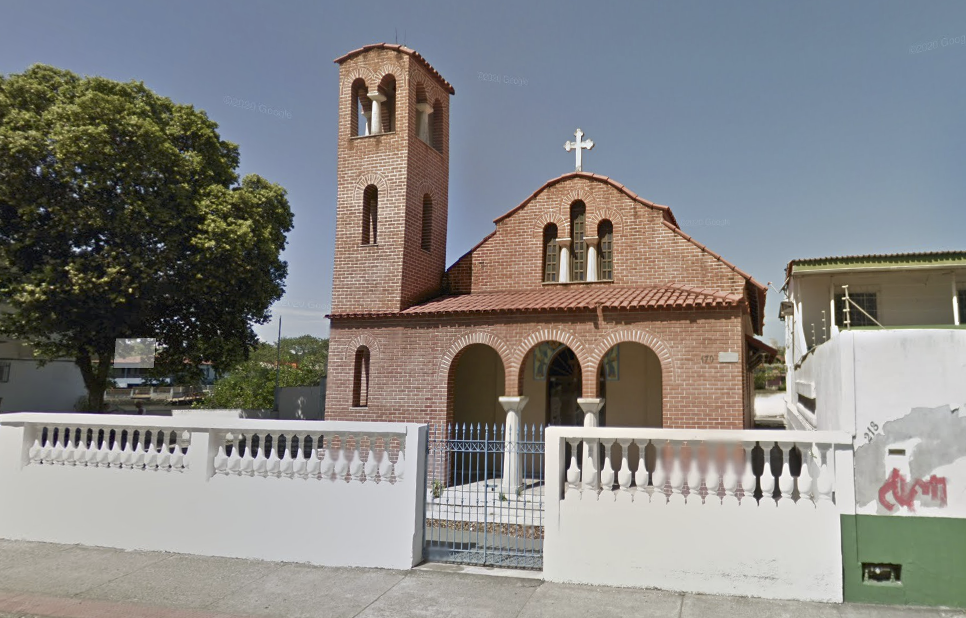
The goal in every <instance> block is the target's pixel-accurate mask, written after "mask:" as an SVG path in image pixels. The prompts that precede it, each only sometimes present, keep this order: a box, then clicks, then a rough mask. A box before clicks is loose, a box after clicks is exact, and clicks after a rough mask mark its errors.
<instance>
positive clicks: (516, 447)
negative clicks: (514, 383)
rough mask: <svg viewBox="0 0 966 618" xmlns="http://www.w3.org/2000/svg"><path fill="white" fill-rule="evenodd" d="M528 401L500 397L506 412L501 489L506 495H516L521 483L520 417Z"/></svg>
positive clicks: (526, 398) (520, 398) (527, 399)
mask: <svg viewBox="0 0 966 618" xmlns="http://www.w3.org/2000/svg"><path fill="white" fill-rule="evenodd" d="M529 400H530V398H529V397H500V405H501V406H503V409H504V410H506V429H505V433H504V446H503V482H502V483H501V489H502V490H503V491H504V492H507V493H509V492H514V493H516V490H517V488H519V487H520V485H521V484H522V483H523V476H522V471H521V470H520V460H521V457H520V415H521V414H522V413H523V407H524V406H525V405H527V401H529Z"/></svg>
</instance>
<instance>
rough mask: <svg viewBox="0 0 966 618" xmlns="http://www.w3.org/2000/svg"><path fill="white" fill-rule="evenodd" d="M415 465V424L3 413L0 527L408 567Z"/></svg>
mask: <svg viewBox="0 0 966 618" xmlns="http://www.w3.org/2000/svg"><path fill="white" fill-rule="evenodd" d="M425 465H426V426H425V425H416V424H403V423H340V422H316V421H275V420H249V419H234V418H225V417H220V418H206V417H203V416H198V417H193V416H182V417H177V418H163V417H140V416H120V415H117V416H115V415H100V414H4V415H0V537H2V538H10V539H24V540H35V541H48V542H56V543H79V544H84V545H98V546H106V547H119V548H123V549H143V550H160V551H175V552H182V553H190V554H199V555H212V556H229V557H239V558H257V559H266V560H282V561H293V562H308V563H312V564H319V565H328V566H373V567H385V568H409V567H411V566H413V565H414V564H416V563H417V562H419V560H420V559H421V555H422V545H423V530H424V517H425V510H424V509H425V493H426V490H425ZM138 472H140V474H139V473H138ZM280 518H281V519H280Z"/></svg>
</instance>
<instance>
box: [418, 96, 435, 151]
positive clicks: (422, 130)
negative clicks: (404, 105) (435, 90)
mask: <svg viewBox="0 0 966 618" xmlns="http://www.w3.org/2000/svg"><path fill="white" fill-rule="evenodd" d="M416 109H417V110H418V111H419V118H418V119H417V121H416V135H417V136H418V137H419V139H421V140H423V141H424V142H426V143H427V144H429V143H430V135H429V115H430V114H432V113H433V106H432V105H430V104H429V103H417V104H416Z"/></svg>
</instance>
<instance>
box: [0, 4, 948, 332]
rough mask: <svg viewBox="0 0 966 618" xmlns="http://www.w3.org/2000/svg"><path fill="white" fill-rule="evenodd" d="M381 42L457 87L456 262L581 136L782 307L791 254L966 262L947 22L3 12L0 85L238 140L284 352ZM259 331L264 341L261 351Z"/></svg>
mask: <svg viewBox="0 0 966 618" xmlns="http://www.w3.org/2000/svg"><path fill="white" fill-rule="evenodd" d="M944 39H945V40H944ZM397 40H398V42H400V43H403V42H405V43H406V44H407V45H409V46H410V47H413V48H415V49H416V50H418V51H419V52H420V53H422V54H423V55H424V56H425V57H426V58H427V59H428V60H429V62H430V63H432V64H433V65H434V66H435V67H436V68H437V69H438V70H439V71H440V73H442V75H443V76H444V77H445V78H446V79H447V80H449V81H450V82H451V83H452V84H453V85H454V87H455V88H456V96H455V97H454V99H453V102H452V112H451V129H450V139H451V142H450V159H451V160H450V195H449V205H450V214H449V221H450V223H449V238H448V254H449V256H448V257H449V262H450V263H451V262H452V261H453V260H455V259H456V258H457V257H459V256H460V255H462V254H463V253H464V252H465V251H467V250H468V249H469V248H470V247H472V246H473V245H474V244H476V242H478V241H479V239H480V238H482V237H483V236H484V235H485V234H486V233H488V232H489V231H490V230H491V229H492V227H493V224H492V220H493V218H494V217H496V216H498V215H500V214H502V213H503V212H505V211H507V210H509V209H510V208H512V207H513V206H515V205H517V204H518V203H519V202H520V201H521V200H522V199H524V198H525V197H526V196H528V195H529V194H530V193H531V192H532V191H533V190H535V189H536V188H537V187H539V186H540V185H541V184H543V183H544V182H545V181H546V180H548V179H550V178H553V177H556V176H558V175H560V174H562V173H565V172H568V171H570V170H572V168H573V155H572V154H567V153H566V152H564V150H563V143H564V141H566V140H567V139H572V137H573V131H574V129H575V128H576V127H578V126H579V127H581V128H582V129H583V130H584V131H585V132H586V134H587V137H589V138H591V139H593V140H594V141H595V142H596V147H595V148H594V150H593V151H592V152H590V153H589V154H587V155H586V156H585V159H584V169H585V170H587V171H592V172H597V173H601V174H605V175H607V176H610V177H612V178H614V179H616V180H617V181H619V182H621V183H623V184H625V185H627V186H628V187H630V188H631V189H632V190H634V191H635V192H637V193H638V194H640V195H641V196H643V197H644V198H646V199H649V200H652V201H655V202H658V203H661V204H667V205H669V206H671V208H672V209H673V210H674V213H675V215H676V216H677V218H678V220H679V221H680V222H681V224H682V228H683V229H684V231H685V232H687V233H688V234H691V235H692V236H694V237H696V238H697V239H698V240H699V241H700V242H702V243H704V244H707V245H708V246H709V247H710V248H712V249H713V250H715V251H717V252H719V253H721V254H722V255H723V256H724V257H726V258H727V259H729V260H731V261H733V262H735V263H736V264H738V265H739V266H740V267H742V268H744V269H745V270H747V271H749V272H750V273H752V275H754V276H755V277H756V278H757V279H759V280H760V281H763V282H765V281H772V282H774V283H775V285H776V287H781V281H782V277H783V269H784V266H785V264H786V263H787V262H788V260H790V259H793V258H796V257H815V256H822V255H836V254H853V253H867V252H894V251H914V250H937V249H966V234H964V232H966V169H964V168H966V113H964V112H966V79H964V77H966V3H963V2H952V1H950V2H929V3H913V2H905V3H899V2H885V1H877V2H862V3H858V2H855V3H841V2H829V1H816V2H809V3H778V2H764V1H762V2H740V3H737V2H735V3H710V2H708V3H694V2H676V3H673V4H672V3H667V2H600V3H590V2H539V3H538V2H486V3H477V4H472V5H471V4H469V3H463V2H452V1H448V2H439V3H408V2H407V3H401V2H379V1H375V0H367V1H365V2H353V3H331V4H328V3H309V2H253V1H245V0H232V1H230V2H229V1H206V2H194V1H190V2H186V1H181V0H166V1H165V2H129V1H123V2H121V1H101V2H67V1H63V2H51V1H47V0H33V1H31V2H11V1H9V0H4V1H3V4H2V7H0V73H4V74H9V73H18V72H21V71H23V70H24V69H25V68H26V67H28V66H29V65H31V64H33V63H37V62H42V63H47V64H52V65H56V66H59V67H64V68H67V69H70V70H72V71H75V72H77V73H80V74H89V75H95V74H96V75H103V76H105V77H109V78H112V79H118V80H132V79H134V80H141V81H144V82H145V83H146V84H147V85H148V86H149V87H151V88H152V89H153V90H155V91H156V92H158V93H160V94H163V95H165V96H169V97H171V98H172V99H174V100H176V101H179V102H184V103H191V104H194V105H195V106H197V107H199V108H202V109H205V110H206V111H207V112H208V114H209V116H211V117H212V118H213V119H214V120H215V121H216V122H218V124H219V125H220V131H221V134H222V136H223V137H224V138H225V139H228V140H231V141H233V142H236V143H238V144H239V146H240V148H241V162H242V166H241V170H240V171H241V173H243V174H245V173H257V174H260V175H262V176H264V177H266V178H268V179H269V180H271V181H273V182H278V183H280V184H282V185H283V186H284V187H285V188H286V189H287V190H288V192H289V199H290V202H291V204H292V208H293V210H294V212H295V229H294V230H293V232H292V233H291V234H290V236H289V245H288V248H287V250H286V252H285V256H284V257H285V259H287V260H288V262H289V277H288V281H287V292H286V295H285V297H284V299H283V300H282V302H280V303H279V304H278V305H277V306H276V307H275V310H274V314H275V315H276V316H278V315H281V316H284V327H283V334H285V335H292V336H294V335H299V334H303V333H311V334H316V335H324V334H326V333H327V329H328V325H327V323H326V322H325V320H324V319H322V316H323V315H324V314H325V312H326V310H327V309H328V306H329V290H330V286H331V276H332V275H331V273H332V243H333V240H334V228H333V226H334V224H335V202H336V185H335V173H336V128H337V112H336V106H337V88H338V86H337V83H338V82H337V79H338V67H337V66H336V65H335V64H333V62H332V60H333V59H334V58H336V57H337V56H339V55H341V54H343V53H344V52H346V51H349V50H352V49H355V48H357V47H360V46H362V45H365V44H367V43H374V42H382V41H386V42H395V41H397ZM932 42H935V44H934V45H933V44H932ZM944 43H945V45H944ZM923 44H924V45H923ZM920 45H921V46H920ZM916 46H920V47H916ZM480 73H490V74H496V75H500V76H507V77H509V78H518V80H517V81H518V84H517V85H513V84H507V83H505V80H501V81H500V82H499V83H497V82H493V81H484V80H481V79H480ZM524 80H525V84H524ZM226 97H233V98H237V99H243V100H247V101H252V102H255V103H258V104H263V105H265V106H268V107H272V108H278V109H281V110H284V111H287V112H288V114H285V115H284V117H282V118H278V117H275V116H270V115H267V114H262V113H258V112H255V111H249V110H245V109H242V108H239V107H233V106H231V105H228V104H226V103H225V100H226ZM776 314H777V295H776V294H775V293H774V292H771V293H770V294H769V298H768V308H767V318H766V327H765V338H766V339H779V340H780V339H781V338H782V330H781V323H780V322H779V321H778V320H777V317H776ZM276 330H277V322H273V323H269V324H267V325H265V326H262V327H258V328H257V331H258V332H259V334H260V336H262V337H263V338H265V339H274V337H275V332H276Z"/></svg>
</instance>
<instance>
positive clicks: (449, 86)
mask: <svg viewBox="0 0 966 618" xmlns="http://www.w3.org/2000/svg"><path fill="white" fill-rule="evenodd" d="M373 49H388V50H390V51H397V52H399V53H401V54H406V55H407V56H410V57H412V58H413V59H414V60H416V62H418V63H419V64H421V65H422V66H423V68H424V69H426V70H427V71H429V74H430V75H432V76H433V77H435V78H436V81H438V82H439V83H440V84H441V85H442V86H443V88H445V89H446V91H447V92H449V93H450V94H456V89H454V88H453V86H452V84H450V83H449V82H448V81H446V80H445V79H443V76H442V75H440V74H439V71H437V70H436V69H434V68H433V65H431V64H429V62H427V61H426V59H425V58H423V57H422V56H421V55H420V54H419V52H418V51H416V50H415V49H410V48H408V47H406V46H405V45H394V44H392V43H373V44H372V45H366V46H365V47H360V48H359V49H354V50H352V51H351V52H349V53H347V54H343V55H342V56H339V57H338V58H336V59H335V63H336V64H342V63H343V62H345V61H346V60H349V59H351V58H355V57H356V56H358V55H359V54H362V53H365V52H367V51H370V50H373Z"/></svg>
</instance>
